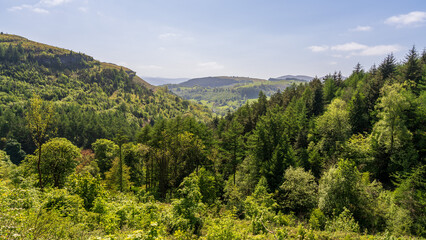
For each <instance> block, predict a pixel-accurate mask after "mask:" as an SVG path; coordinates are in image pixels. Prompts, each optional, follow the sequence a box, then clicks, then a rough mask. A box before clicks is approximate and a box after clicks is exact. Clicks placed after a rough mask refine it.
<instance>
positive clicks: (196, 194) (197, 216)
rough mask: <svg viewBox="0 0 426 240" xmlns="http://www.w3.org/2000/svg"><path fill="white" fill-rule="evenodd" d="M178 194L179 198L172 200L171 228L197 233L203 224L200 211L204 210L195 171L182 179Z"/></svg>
mask: <svg viewBox="0 0 426 240" xmlns="http://www.w3.org/2000/svg"><path fill="white" fill-rule="evenodd" d="M179 196H180V198H179V199H177V200H175V201H174V202H173V229H174V230H178V229H179V230H186V229H187V230H191V231H192V232H193V233H195V234H197V233H199V230H200V229H201V227H202V224H203V220H202V218H201V212H202V211H203V210H204V204H203V203H202V202H201V200H202V197H203V196H202V195H201V192H200V187H199V186H198V176H197V174H196V173H195V172H194V173H192V174H191V175H190V176H188V177H186V178H185V179H184V180H183V182H182V183H181V185H180V189H179Z"/></svg>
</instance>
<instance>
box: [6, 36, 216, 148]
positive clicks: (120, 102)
mask: <svg viewBox="0 0 426 240" xmlns="http://www.w3.org/2000/svg"><path fill="white" fill-rule="evenodd" d="M35 95H38V96H40V97H41V98H42V99H44V100H48V101H53V102H54V103H55V108H56V113H57V116H56V118H55V119H57V122H56V125H55V127H56V129H57V131H56V132H57V133H56V134H57V135H59V136H63V137H67V138H68V139H70V140H72V141H73V142H74V143H75V144H76V145H78V146H82V147H88V146H90V144H91V143H92V142H93V141H94V140H95V139H97V138H100V137H103V138H112V137H113V136H114V135H115V134H116V133H118V132H122V133H124V134H128V135H133V134H131V133H132V132H134V131H136V130H137V129H138V128H140V127H141V126H143V125H145V124H148V123H151V124H152V123H153V122H154V121H156V120H158V119H163V118H172V117H175V116H179V115H180V116H192V117H194V118H195V119H197V120H200V121H206V120H209V119H210V118H211V112H210V111H209V110H208V109H207V108H205V107H202V106H200V105H197V104H194V103H191V102H189V101H186V100H182V99H181V98H179V97H177V96H176V95H174V94H172V93H170V92H168V91H167V90H166V89H165V88H160V87H155V86H152V85H150V84H149V83H147V82H145V81H144V80H143V79H141V78H139V77H138V76H136V73H135V72H134V71H132V70H130V69H128V68H126V67H122V66H117V65H115V64H111V63H103V62H99V61H97V60H95V59H94V58H93V57H91V56H88V55H85V54H83V53H76V52H73V51H71V50H66V49H63V48H58V47H53V46H49V45H46V44H42V43H38V42H34V41H30V40H28V39H26V38H23V37H20V36H16V35H9V34H0V137H3V138H15V139H18V140H19V141H20V142H21V143H23V145H24V147H25V148H26V149H28V148H30V149H31V148H32V147H33V146H32V143H31V139H28V138H29V136H30V135H28V132H27V130H26V127H25V120H24V119H25V118H24V116H25V111H26V110H25V109H26V107H27V106H28V102H29V99H30V98H32V97H33V96H35ZM31 146H32V147H31Z"/></svg>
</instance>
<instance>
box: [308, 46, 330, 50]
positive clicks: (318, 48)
mask: <svg viewBox="0 0 426 240" xmlns="http://www.w3.org/2000/svg"><path fill="white" fill-rule="evenodd" d="M308 48H309V49H310V50H311V51H312V52H324V51H327V50H328V49H329V47H328V46H324V45H323V46H310V47H308Z"/></svg>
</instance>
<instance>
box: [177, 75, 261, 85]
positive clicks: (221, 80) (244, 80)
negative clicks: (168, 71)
mask: <svg viewBox="0 0 426 240" xmlns="http://www.w3.org/2000/svg"><path fill="white" fill-rule="evenodd" d="M262 81H265V82H266V80H265V79H258V78H248V77H227V76H219V77H203V78H193V79H190V80H188V81H186V82H183V83H180V84H178V85H179V86H180V87H194V86H199V87H210V88H214V87H225V86H232V85H235V84H249V83H254V82H262Z"/></svg>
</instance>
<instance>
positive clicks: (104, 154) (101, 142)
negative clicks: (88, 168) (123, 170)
mask: <svg viewBox="0 0 426 240" xmlns="http://www.w3.org/2000/svg"><path fill="white" fill-rule="evenodd" d="M92 148H93V151H94V152H95V159H96V161H97V163H98V166H99V170H100V173H101V177H103V178H105V172H106V171H108V170H109V169H111V166H112V161H113V160H114V158H115V157H116V156H117V155H118V150H119V148H118V146H117V145H116V144H115V143H114V142H113V141H111V140H108V139H98V140H96V142H94V143H93V144H92Z"/></svg>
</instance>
